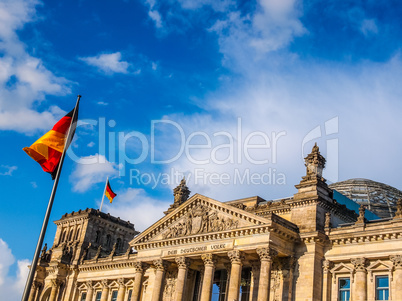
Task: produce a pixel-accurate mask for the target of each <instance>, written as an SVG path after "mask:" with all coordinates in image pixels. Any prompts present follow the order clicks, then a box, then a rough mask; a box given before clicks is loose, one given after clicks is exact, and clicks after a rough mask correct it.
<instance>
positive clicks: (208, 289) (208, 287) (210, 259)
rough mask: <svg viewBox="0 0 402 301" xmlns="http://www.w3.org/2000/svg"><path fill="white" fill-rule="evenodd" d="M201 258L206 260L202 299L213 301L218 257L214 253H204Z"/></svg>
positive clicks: (201, 300)
mask: <svg viewBox="0 0 402 301" xmlns="http://www.w3.org/2000/svg"><path fill="white" fill-rule="evenodd" d="M201 259H202V260H203V261H204V277H203V281H202V288H201V298H200V301H211V295H212V283H213V279H214V273H215V264H216V259H215V257H214V255H212V254H202V255H201Z"/></svg>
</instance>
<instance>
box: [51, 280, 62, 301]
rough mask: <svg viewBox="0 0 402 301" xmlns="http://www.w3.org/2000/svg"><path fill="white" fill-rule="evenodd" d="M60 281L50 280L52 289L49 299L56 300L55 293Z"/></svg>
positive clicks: (57, 290)
mask: <svg viewBox="0 0 402 301" xmlns="http://www.w3.org/2000/svg"><path fill="white" fill-rule="evenodd" d="M59 285H60V281H59V280H57V279H54V280H52V290H51V291H50V297H49V301H56V298H57V293H58V292H59Z"/></svg>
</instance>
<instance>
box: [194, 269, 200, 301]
mask: <svg viewBox="0 0 402 301" xmlns="http://www.w3.org/2000/svg"><path fill="white" fill-rule="evenodd" d="M200 291H201V273H200V272H199V271H196V275H195V286H194V295H193V301H198V299H199V298H200V293H201V292H200Z"/></svg>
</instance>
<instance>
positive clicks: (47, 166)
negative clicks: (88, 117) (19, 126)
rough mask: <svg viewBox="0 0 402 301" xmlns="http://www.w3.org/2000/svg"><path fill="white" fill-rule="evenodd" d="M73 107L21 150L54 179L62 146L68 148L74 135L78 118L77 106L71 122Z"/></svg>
mask: <svg viewBox="0 0 402 301" xmlns="http://www.w3.org/2000/svg"><path fill="white" fill-rule="evenodd" d="M73 112H74V109H73V110H72V111H71V112H69V113H68V114H67V115H66V116H64V117H63V118H61V119H60V120H59V121H58V122H57V123H56V124H55V125H54V126H53V128H52V129H51V130H50V131H49V132H47V133H46V134H45V135H43V136H42V137H40V138H39V139H38V140H36V141H35V143H34V144H32V145H31V146H30V147H24V148H23V150H24V151H25V152H26V153H27V154H28V155H29V156H30V157H31V158H32V159H34V160H35V161H36V162H38V163H39V164H40V166H41V167H42V169H43V170H44V171H45V172H48V173H50V175H51V176H52V179H53V180H54V178H55V176H56V172H57V166H58V165H59V162H60V158H61V155H62V153H63V150H64V146H65V145H66V147H67V148H68V147H69V145H70V143H71V140H72V138H73V136H74V132H75V128H76V121H77V119H78V107H77V110H76V113H75V116H74V121H73V122H71V119H72V116H73ZM70 126H73V128H72V129H71V130H72V133H71V135H70V137H71V139H70V141H68V143H67V144H66V143H65V142H66V138H67V137H66V136H67V133H68V129H69V128H70Z"/></svg>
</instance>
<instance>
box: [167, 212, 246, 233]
mask: <svg viewBox="0 0 402 301" xmlns="http://www.w3.org/2000/svg"><path fill="white" fill-rule="evenodd" d="M238 225H239V221H237V220H234V219H232V218H230V217H226V218H225V217H223V216H221V215H220V214H219V212H218V211H212V210H211V211H210V210H209V208H208V207H207V206H204V205H197V206H196V207H194V208H192V209H190V210H189V212H188V214H187V216H185V217H184V220H182V221H180V222H178V223H177V224H175V225H174V226H171V227H170V228H169V229H168V230H167V231H166V232H165V233H163V234H162V237H163V239H168V238H176V237H182V236H188V235H193V234H200V233H208V232H218V231H224V230H231V229H236V228H237V227H238Z"/></svg>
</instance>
